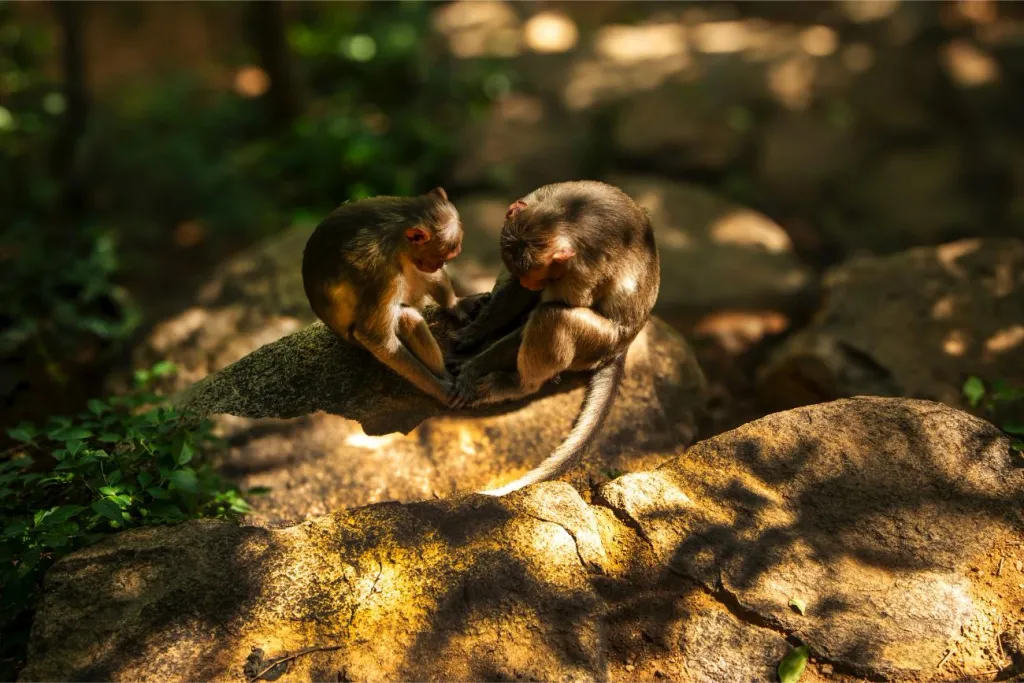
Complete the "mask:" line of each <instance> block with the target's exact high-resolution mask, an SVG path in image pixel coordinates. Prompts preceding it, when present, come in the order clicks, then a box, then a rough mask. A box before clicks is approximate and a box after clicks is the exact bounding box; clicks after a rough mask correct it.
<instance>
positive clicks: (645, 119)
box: [614, 85, 749, 171]
mask: <svg viewBox="0 0 1024 683" xmlns="http://www.w3.org/2000/svg"><path fill="white" fill-rule="evenodd" d="M733 106H739V105H733ZM729 114H730V105H729V104H728V103H721V102H717V101H715V99H714V96H713V94H712V93H711V92H709V90H708V89H706V88H702V87H700V86H697V85H692V86H691V85H671V86H664V87H661V88H658V89H656V90H652V91H649V92H644V93H641V94H639V95H637V96H635V97H633V98H631V100H630V101H629V103H628V104H627V105H625V106H624V108H623V111H622V112H621V114H620V115H619V118H618V121H617V123H616V126H615V133H614V143H615V147H616V148H617V149H618V150H620V152H621V153H622V154H623V155H625V156H627V157H629V158H631V159H643V160H645V161H647V162H648V163H651V164H654V165H655V166H656V167H657V168H659V169H663V170H668V171H681V170H692V169H694V168H722V167H724V166H728V165H729V164H730V163H732V162H733V161H735V160H736V158H737V157H738V156H739V155H740V153H741V152H742V151H743V149H744V147H745V145H746V144H747V142H748V140H749V135H748V134H747V133H745V132H744V131H743V130H742V129H741V128H740V127H738V126H737V125H735V124H733V123H731V122H730V120H729Z"/></svg>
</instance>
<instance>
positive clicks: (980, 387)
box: [962, 377, 1024, 453]
mask: <svg viewBox="0 0 1024 683" xmlns="http://www.w3.org/2000/svg"><path fill="white" fill-rule="evenodd" d="M962 391H963V395H964V398H966V399H967V402H968V403H969V404H970V405H971V407H972V408H977V409H980V410H981V411H982V412H984V413H985V414H986V415H987V416H990V417H991V418H992V419H993V420H995V421H996V424H998V425H999V426H1000V428H1001V429H1002V430H1003V431H1004V432H1006V433H1007V434H1009V435H1010V436H1011V437H1012V438H1013V440H1012V441H1011V442H1010V447H1011V448H1012V449H1013V450H1015V451H1017V452H1018V453H1024V386H1014V385H1012V384H1010V383H1009V382H1006V381H1004V380H994V381H993V382H991V383H990V384H989V385H988V386H986V384H985V382H984V380H982V379H981V378H980V377H968V378H967V381H966V382H964V385H963V388H962Z"/></svg>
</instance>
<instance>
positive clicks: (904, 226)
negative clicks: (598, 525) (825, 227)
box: [829, 143, 987, 254]
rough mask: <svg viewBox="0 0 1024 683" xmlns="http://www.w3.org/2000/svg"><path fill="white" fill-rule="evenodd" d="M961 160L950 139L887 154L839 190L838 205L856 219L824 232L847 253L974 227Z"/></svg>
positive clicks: (893, 247) (933, 240) (889, 248)
mask: <svg viewBox="0 0 1024 683" xmlns="http://www.w3.org/2000/svg"><path fill="white" fill-rule="evenodd" d="M964 167H965V160H964V156H963V153H962V150H961V149H960V148H959V146H958V145H957V144H955V143H950V144H944V145H937V146H934V147H929V148H924V149H911V150H898V151H894V152H891V153H888V154H886V155H885V156H884V157H883V158H882V160H881V161H880V162H879V164H878V165H877V166H875V167H873V168H868V169H865V170H864V172H863V173H861V174H860V175H859V178H858V179H857V180H856V181H855V182H851V183H850V184H849V185H848V186H847V187H846V188H844V189H843V190H842V191H841V192H840V193H839V194H840V197H839V200H838V201H839V204H840V205H842V206H844V207H846V209H847V211H848V212H849V213H850V214H851V215H856V216H858V217H859V218H858V219H856V220H851V221H845V222H844V223H843V224H841V225H838V226H837V228H838V229H835V230H833V231H832V232H831V233H830V234H829V237H830V238H831V239H832V240H834V241H835V242H837V243H838V244H840V245H842V246H843V247H845V249H846V251H847V253H851V254H854V253H859V252H871V253H880V252H881V253H888V252H894V251H898V250H900V249H906V248H908V247H913V246H917V245H924V244H937V243H940V242H943V241H946V240H948V239H951V238H952V237H953V236H956V235H958V234H962V233H964V232H966V231H969V232H973V233H978V232H981V233H983V234H984V231H986V229H987V228H986V226H984V225H982V226H978V227H977V228H974V227H973V226H975V225H976V224H977V221H978V216H979V215H980V214H981V213H982V212H981V207H980V205H978V204H976V203H975V201H974V200H973V199H972V197H971V196H970V195H969V194H968V193H967V190H966V185H965V183H964V178H963V172H964Z"/></svg>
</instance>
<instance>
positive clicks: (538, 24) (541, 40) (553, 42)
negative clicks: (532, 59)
mask: <svg viewBox="0 0 1024 683" xmlns="http://www.w3.org/2000/svg"><path fill="white" fill-rule="evenodd" d="M523 39H524V40H525V41H526V44H527V45H528V46H529V47H530V49H531V50H533V51H534V52H543V53H553V52H567V51H568V50H571V49H572V48H573V47H575V45H576V41H577V40H579V31H578V30H577V29H576V24H575V22H573V20H572V19H571V18H570V17H569V16H568V15H566V14H564V13H562V12H550V11H548V12H539V13H537V14H535V15H533V16H532V17H530V18H529V19H528V20H527V22H526V24H525V25H524V26H523Z"/></svg>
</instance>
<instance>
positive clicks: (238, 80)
mask: <svg viewBox="0 0 1024 683" xmlns="http://www.w3.org/2000/svg"><path fill="white" fill-rule="evenodd" d="M234 87H235V92H237V93H238V94H239V95H241V96H242V97H259V96H260V95H263V94H265V93H266V92H267V90H269V89H270V76H268V75H267V72H266V71H264V70H263V69H261V68H259V67H258V66H244V67H242V68H241V69H239V70H238V71H237V72H235V80H234Z"/></svg>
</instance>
